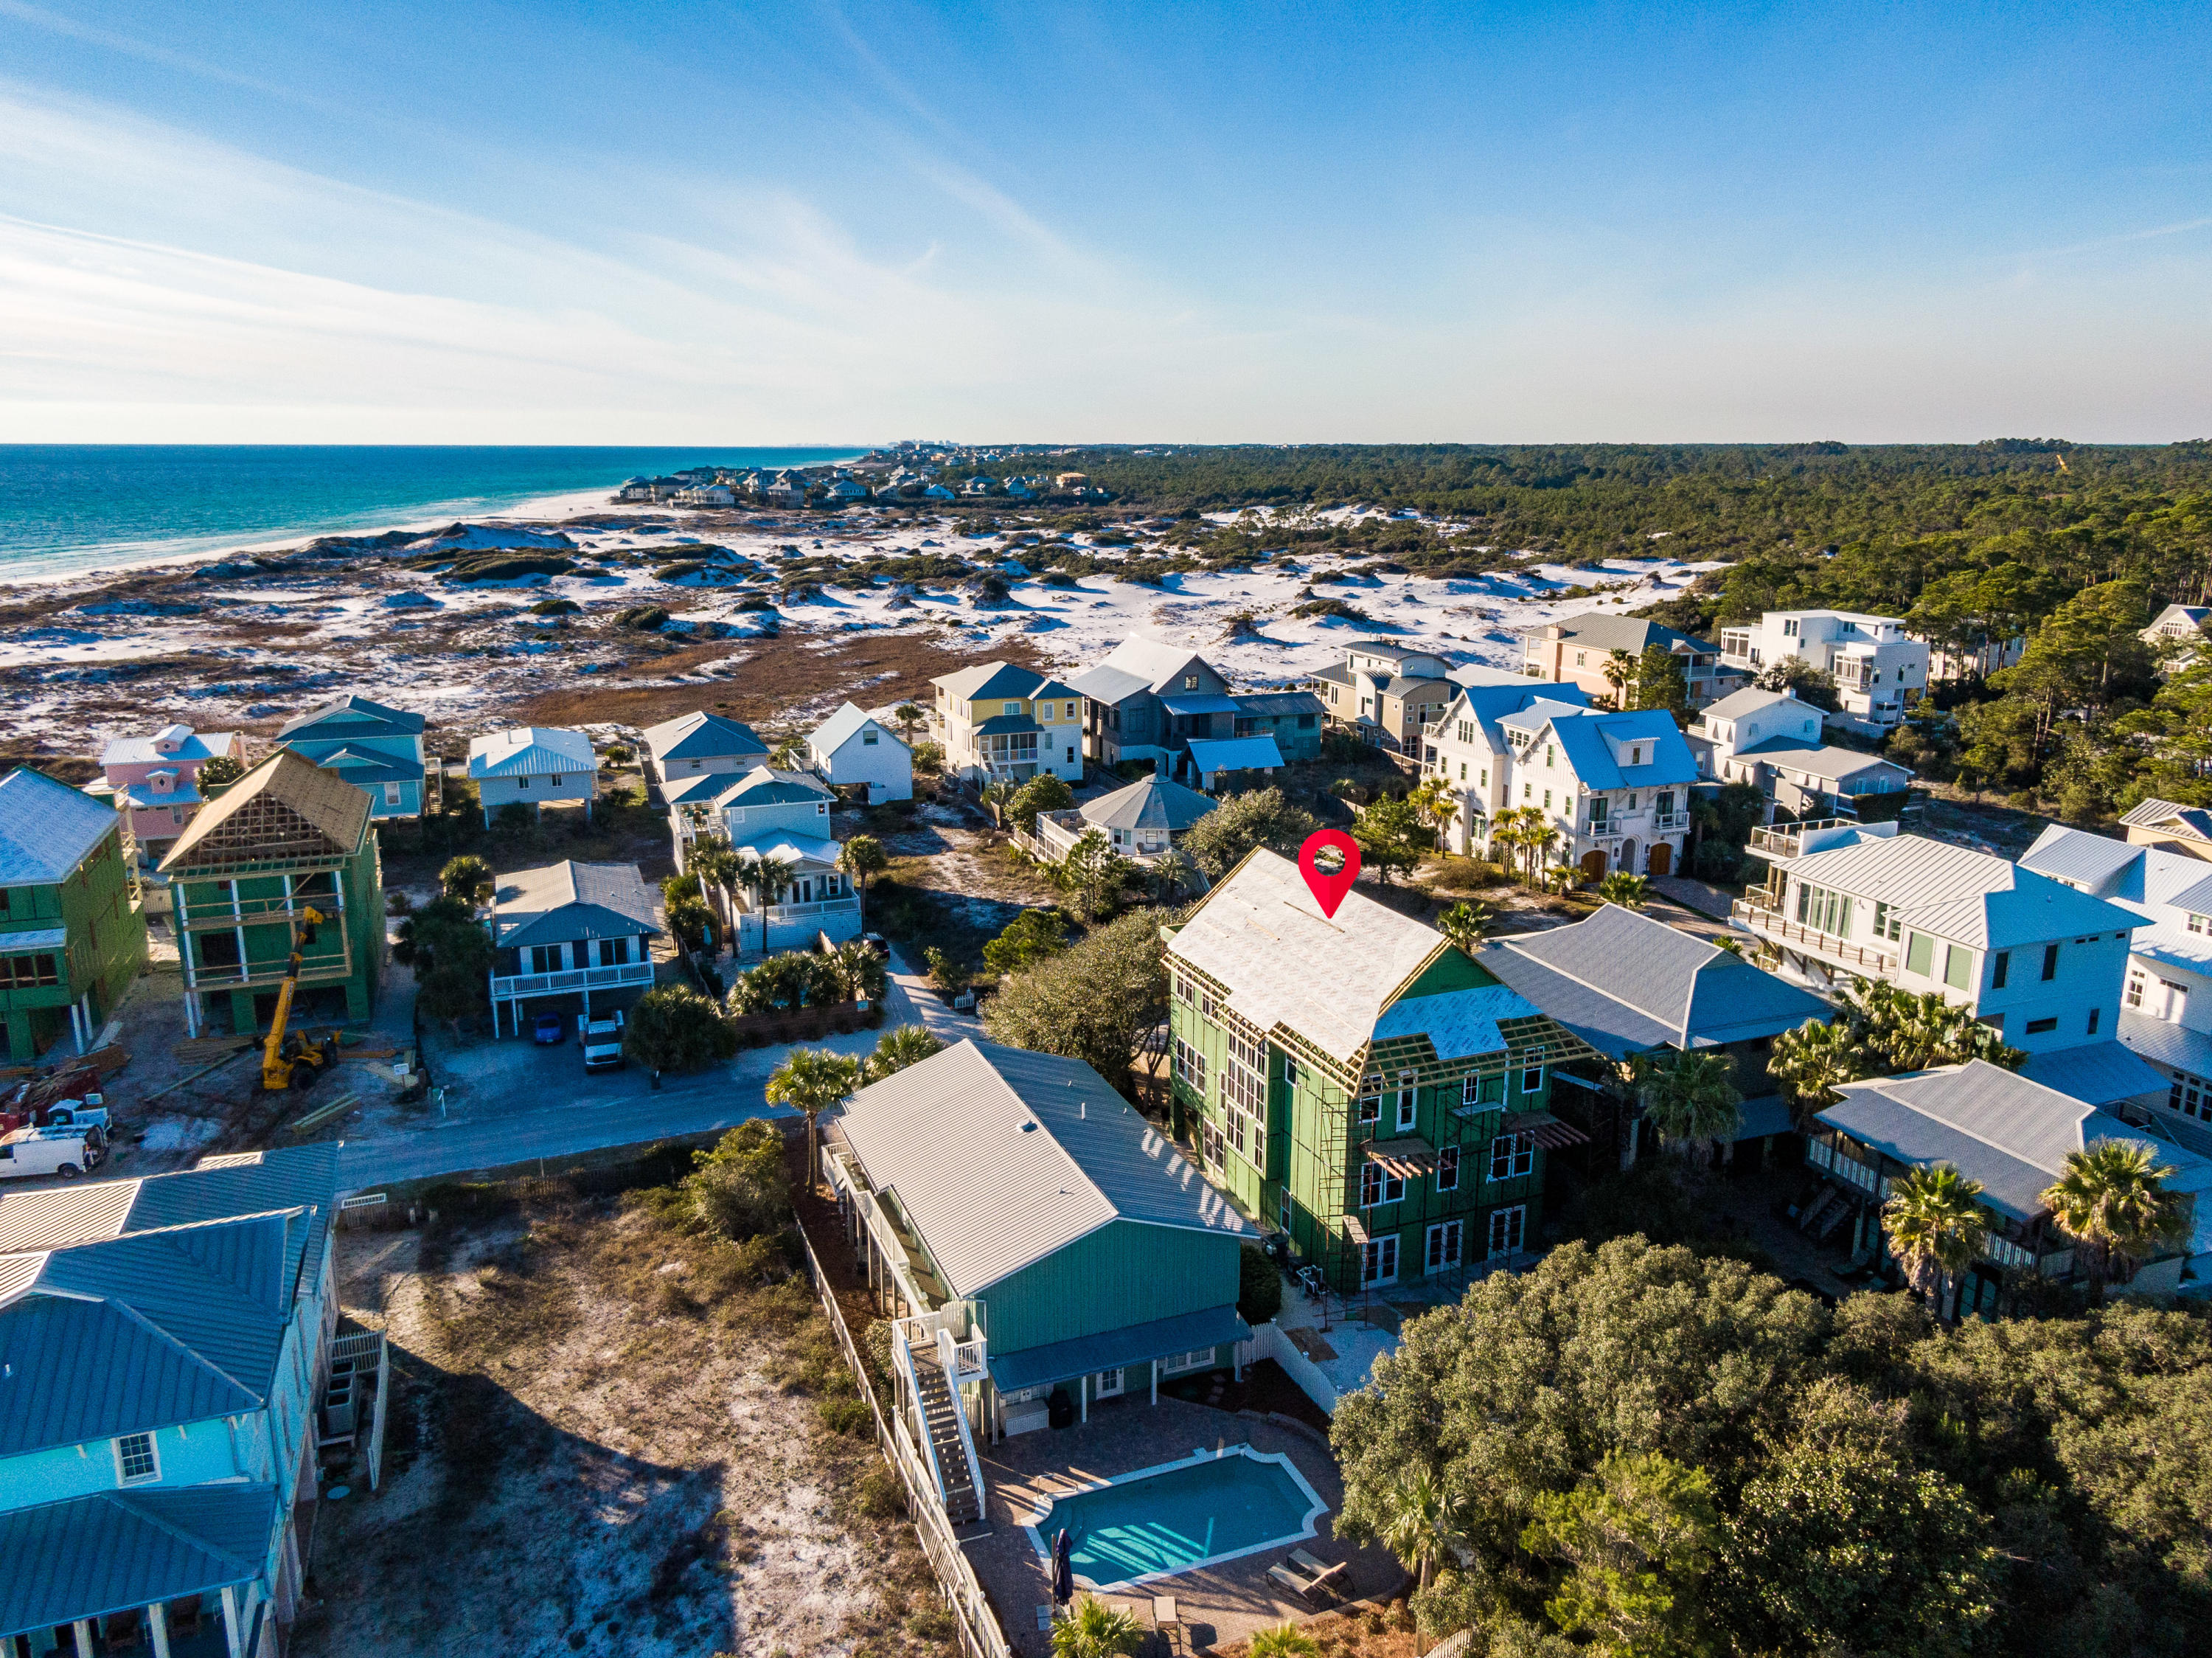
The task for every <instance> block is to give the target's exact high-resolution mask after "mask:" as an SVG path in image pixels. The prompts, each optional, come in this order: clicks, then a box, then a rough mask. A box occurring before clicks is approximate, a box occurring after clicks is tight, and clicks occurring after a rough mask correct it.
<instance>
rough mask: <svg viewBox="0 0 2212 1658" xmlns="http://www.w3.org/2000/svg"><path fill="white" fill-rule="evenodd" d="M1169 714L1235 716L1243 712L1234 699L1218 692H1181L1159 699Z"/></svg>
mask: <svg viewBox="0 0 2212 1658" xmlns="http://www.w3.org/2000/svg"><path fill="white" fill-rule="evenodd" d="M1160 706H1161V707H1162V708H1164V709H1165V710H1167V711H1168V712H1169V713H1170V714H1236V713H1241V712H1242V711H1243V710H1242V709H1241V708H1240V707H1239V706H1238V704H1237V698H1234V697H1231V696H1229V695H1226V694H1225V693H1224V692H1218V691H1182V692H1176V694H1175V695H1173V696H1171V697H1163V698H1160Z"/></svg>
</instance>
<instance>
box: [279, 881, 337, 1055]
mask: <svg viewBox="0 0 2212 1658" xmlns="http://www.w3.org/2000/svg"><path fill="white" fill-rule="evenodd" d="M324 919H325V917H324V915H323V912H322V911H320V910H318V909H316V908H315V907H314V905H305V906H303V907H302V908H301V911H300V913H299V914H298V915H297V916H295V917H293V921H292V957H291V960H289V961H288V962H286V963H285V964H284V983H283V986H282V987H281V988H279V989H278V991H277V992H276V1017H275V1018H274V1019H273V1020H271V1021H270V1026H269V1041H268V1044H267V1045H265V1046H264V1047H263V1049H262V1050H261V1086H262V1087H263V1088H266V1089H267V1090H268V1091H269V1092H270V1093H271V1094H276V1093H278V1092H280V1091H282V1090H283V1089H285V1088H306V1087H307V1084H308V1083H310V1082H313V1081H314V1080H315V1076H316V1073H317V1072H319V1071H320V1070H322V1069H323V1067H324V1066H325V1065H327V1064H330V1063H331V1060H333V1059H335V1058H337V1046H338V1041H337V1032H335V1031H333V1032H331V1033H329V1035H327V1036H326V1037H325V1039H323V1040H322V1041H321V1042H317V1041H315V1040H314V1039H313V1038H311V1037H310V1036H308V1035H307V1033H306V1032H305V1031H290V1032H289V1034H288V1032H287V1028H286V1027H288V1026H289V1024H290V1022H291V1018H292V995H293V992H294V991H297V990H298V989H299V988H300V953H301V951H302V950H304V949H306V948H307V946H309V945H310V944H313V942H315V929H316V928H317V927H319V926H320V925H321V924H322V923H323V920H324Z"/></svg>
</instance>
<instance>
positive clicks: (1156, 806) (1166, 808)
mask: <svg viewBox="0 0 2212 1658" xmlns="http://www.w3.org/2000/svg"><path fill="white" fill-rule="evenodd" d="M1217 805H1218V802H1216V801H1214V800H1212V798H1210V797H1209V796H1207V795H1201V794H1200V793H1199V792H1198V790H1196V789H1186V788H1184V787H1183V786H1182V784H1181V783H1172V782H1170V781H1169V780H1168V779H1167V778H1165V777H1160V776H1158V775H1157V774H1155V775H1154V776H1152V777H1139V778H1138V779H1137V781H1136V782H1134V783H1131V784H1130V785H1129V786H1128V787H1127V789H1115V791H1114V792H1113V793H1112V794H1110V795H1100V796H1099V797H1098V798H1097V800H1095V801H1089V802H1085V805H1084V807H1083V820H1084V821H1085V823H1091V824H1096V825H1097V826H1098V827H1099V828H1101V829H1165V830H1167V831H1168V832H1170V833H1176V832H1181V831H1182V830H1185V829H1188V828H1189V827H1190V826H1191V825H1192V824H1194V823H1196V822H1197V821H1198V820H1200V818H1202V817H1204V816H1205V815H1206V814H1207V813H1208V812H1211V811H1212V810H1213V809H1214V808H1215V807H1216V806H1217Z"/></svg>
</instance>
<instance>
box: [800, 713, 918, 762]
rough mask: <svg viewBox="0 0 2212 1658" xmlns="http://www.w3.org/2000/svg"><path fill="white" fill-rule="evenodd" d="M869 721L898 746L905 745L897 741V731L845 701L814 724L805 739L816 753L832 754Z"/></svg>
mask: <svg viewBox="0 0 2212 1658" xmlns="http://www.w3.org/2000/svg"><path fill="white" fill-rule="evenodd" d="M871 723H872V724H873V725H874V726H875V728H876V729H877V730H878V731H880V732H882V733H883V734H884V735H885V736H887V737H889V738H890V740H891V741H893V742H895V743H898V746H899V747H902V748H903V747H906V744H905V743H903V742H901V741H899V735H898V733H897V732H896V731H894V730H892V729H891V728H890V727H889V726H887V725H885V724H884V722H882V721H881V720H878V719H877V718H876V717H875V716H873V715H872V714H871V713H869V712H868V710H866V709H865V708H862V707H860V705H859V704H855V703H847V704H845V705H844V706H843V707H842V708H840V709H839V710H837V711H836V713H835V714H832V715H831V716H829V718H828V719H826V720H824V721H823V722H822V723H821V724H819V725H817V726H816V727H815V728H814V729H813V731H812V733H811V735H809V736H808V737H807V739H806V743H807V747H810V748H811V749H813V750H814V752H815V753H817V754H834V753H836V752H837V751H838V750H839V749H841V748H842V747H844V746H845V745H846V744H847V743H848V742H850V741H852V740H853V739H854V738H855V737H857V736H859V735H860V730H861V728H862V727H864V726H866V725H868V724H871Z"/></svg>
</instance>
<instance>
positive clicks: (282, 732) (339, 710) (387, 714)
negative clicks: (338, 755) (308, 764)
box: [276, 697, 428, 740]
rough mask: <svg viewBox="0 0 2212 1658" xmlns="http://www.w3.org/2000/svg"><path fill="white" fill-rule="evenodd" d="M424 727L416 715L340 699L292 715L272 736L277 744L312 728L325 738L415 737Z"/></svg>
mask: <svg viewBox="0 0 2212 1658" xmlns="http://www.w3.org/2000/svg"><path fill="white" fill-rule="evenodd" d="M426 723H428V722H426V721H425V720H424V719H423V717H422V716H421V715H420V714H410V713H408V712H407V711H406V710H404V709H398V708H386V706H385V705H384V704H382V703H373V702H371V701H369V699H368V698H366V697H341V698H338V699H337V701H336V702H334V703H325V704H323V705H322V706H321V707H320V708H311V709H309V710H307V712H306V713H304V714H295V715H294V716H292V717H291V718H290V719H289V720H287V721H285V722H284V723H283V724H282V725H280V726H278V727H277V728H276V735H277V736H278V738H279V739H280V740H281V739H283V738H287V737H290V736H291V735H294V734H295V733H296V732H301V731H305V730H307V728H308V727H310V726H315V727H319V728H321V729H320V730H319V733H318V735H322V736H325V737H389V736H410V737H419V736H421V735H422V728H423V727H424V725H425V724H426Z"/></svg>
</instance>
